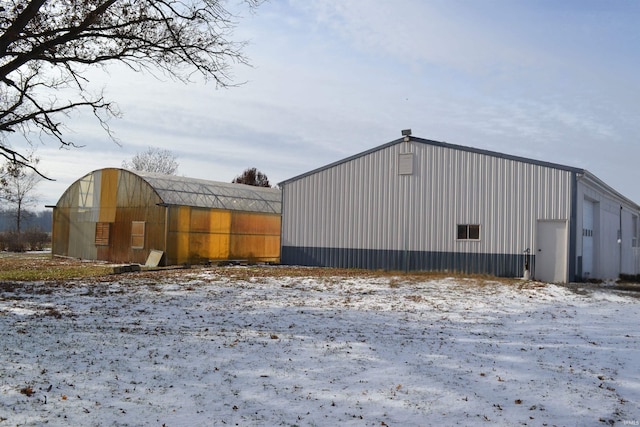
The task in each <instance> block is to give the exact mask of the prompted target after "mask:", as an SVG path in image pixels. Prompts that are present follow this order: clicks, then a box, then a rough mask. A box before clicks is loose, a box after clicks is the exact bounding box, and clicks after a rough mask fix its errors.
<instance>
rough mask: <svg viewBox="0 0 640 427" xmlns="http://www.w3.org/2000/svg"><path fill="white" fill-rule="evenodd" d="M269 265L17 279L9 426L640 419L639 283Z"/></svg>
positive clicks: (6, 388) (9, 355) (4, 381)
mask: <svg viewBox="0 0 640 427" xmlns="http://www.w3.org/2000/svg"><path fill="white" fill-rule="evenodd" d="M272 269H273V271H278V270H277V267H276V268H272ZM254 270H255V271H258V270H259V269H254ZM254 270H251V269H247V268H245V267H228V268H217V269H200V270H191V271H189V272H181V273H179V274H164V273H160V274H156V275H154V274H146V275H144V274H142V275H135V274H134V275H126V276H124V275H123V276H114V277H113V278H112V281H97V282H93V283H89V282H77V283H63V284H52V283H41V282H40V283H33V282H31V283H0V427H2V426H23V425H30V426H35V425H37V426H40V425H52V426H58V425H60V426H67V425H72V426H108V425H118V426H127V425H129V426H141V425H149V426H171V427H173V426H209V425H212V426H218V425H220V426H233V425H240V426H254V425H260V426H262V425H264V426H278V425H284V426H314V425H317V426H335V425H341V426H343V425H347V426H429V425H462V426H468V425H492V426H493V425H505V426H506V425H509V426H514V425H531V426H552V425H557V426H600V425H613V424H615V425H639V424H640V340H639V337H640V331H639V325H640V299H638V298H637V297H636V296H635V295H634V294H633V293H632V292H626V293H625V292H617V291H612V290H605V289H577V290H576V289H573V290H572V289H569V288H567V287H562V286H556V285H546V284H540V283H534V282H517V281H515V282H512V283H507V282H504V283H500V282H491V281H488V282H487V281H482V280H472V279H464V278H440V279H427V278H424V279H422V280H415V279H410V278H406V277H402V276H399V277H391V276H358V275H355V276H353V275H341V276H334V275H330V276H324V277H323V275H322V274H321V273H322V272H321V271H320V272H319V271H318V270H311V269H310V270H309V275H308V276H307V277H305V276H304V275H303V276H302V277H294V276H284V277H278V276H279V275H277V274H275V275H271V274H268V273H267V274H265V273H264V272H261V273H259V274H255V275H253V274H252V273H251V272H252V271H254ZM264 270H269V268H268V267H265V268H264Z"/></svg>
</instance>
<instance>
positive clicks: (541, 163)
mask: <svg viewBox="0 0 640 427" xmlns="http://www.w3.org/2000/svg"><path fill="white" fill-rule="evenodd" d="M409 138H410V139H409V140H410V141H412V142H419V143H422V144H427V145H435V146H437V147H446V148H451V149H453V150H461V151H469V152H472V153H479V154H485V155H487V156H492V157H498V158H501V159H508V160H515V161H518V162H523V163H530V164H534V165H539V166H545V167H549V168H553V169H560V170H566V171H569V172H575V173H578V174H582V173H584V172H585V170H584V169H580V168H574V167H571V166H566V165H561V164H558V163H551V162H545V161H541V160H535V159H529V158H526V157H520V156H512V155H510V154H504V153H499V152H497V151H490V150H484V149H481V148H474V147H466V146H464V145H457V144H450V143H448V142H440V141H433V140H430V139H424V138H417V137H415V136H409ZM403 141H404V138H400V139H396V140H394V141H391V142H388V143H386V144H382V145H380V146H378V147H374V148H371V149H369V150H366V151H363V152H362V153H358V154H355V155H353V156H350V157H347V158H345V159H342V160H338V161H337V162H333V163H330V164H328V165H325V166H322V167H319V168H317V169H313V170H311V171H309V172H305V173H303V174H300V175H298V176H294V177H293V178H289V179H287V180H285V181H282V182H280V183H278V185H279V186H282V185H286V184H288V183H289V182H292V181H296V180H298V179H301V178H304V177H307V176H309V175H313V174H316V173H318V172H321V171H323V170H326V169H331V168H332V167H334V166H337V165H339V164H342V163H347V162H350V161H351V160H353V159H357V158H358V157H362V156H366V155H367V154H370V153H373V152H376V151H379V150H383V149H385V148H387V147H390V146H392V145H396V144H400V143H402V142H403Z"/></svg>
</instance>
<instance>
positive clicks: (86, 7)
mask: <svg viewBox="0 0 640 427" xmlns="http://www.w3.org/2000/svg"><path fill="white" fill-rule="evenodd" d="M244 2H245V3H247V4H248V5H249V7H250V8H254V7H256V6H257V5H258V4H259V3H261V2H262V0H244ZM224 4H225V0H3V1H2V2H0V155H1V156H3V157H5V158H6V159H9V160H10V161H12V162H13V163H18V164H22V165H25V166H27V167H30V168H32V169H33V170H37V168H36V165H35V164H33V163H31V162H30V161H29V158H28V156H26V155H25V154H24V153H23V152H21V150H19V149H14V148H12V147H11V146H10V145H9V143H8V142H7V135H8V133H15V132H17V133H19V134H21V135H22V136H24V138H25V139H26V140H27V142H29V143H31V142H32V141H31V136H30V135H32V132H35V133H36V134H38V133H39V134H40V137H42V136H48V137H52V138H53V139H54V140H57V141H58V142H59V143H60V144H61V146H63V147H73V146H76V144H74V142H73V141H72V140H71V139H69V137H68V136H67V133H68V132H67V129H66V128H65V126H64V123H63V120H64V117H65V116H66V115H67V114H69V113H71V112H72V111H74V110H76V109H79V108H84V109H88V110H89V111H91V112H92V113H93V114H94V115H95V117H96V118H97V120H98V122H99V123H100V124H101V125H102V126H103V128H104V129H105V130H106V131H107V133H108V134H109V135H110V136H112V135H111V132H110V129H109V127H108V123H107V120H108V119H109V118H111V117H114V116H116V117H117V116H118V115H119V112H118V110H117V108H116V106H115V104H113V103H112V102H110V101H108V100H107V99H105V98H104V96H103V94H102V93H98V94H94V93H92V92H91V91H90V90H89V88H88V83H89V81H88V79H87V78H86V71H87V69H88V67H91V66H97V67H105V66H107V65H109V64H112V63H116V62H119V63H123V64H125V65H127V66H128V67H129V68H131V69H132V70H134V71H144V70H146V71H149V72H151V73H152V74H153V72H154V70H160V71H161V72H163V73H165V74H166V75H168V76H170V77H172V78H176V79H178V80H181V81H183V82H188V81H190V79H191V77H192V76H193V75H194V74H200V75H202V76H203V77H204V78H205V79H206V80H212V81H214V82H215V83H216V84H217V85H218V86H222V87H227V86H230V85H231V79H230V75H229V69H230V66H231V64H233V63H246V58H245V57H244V56H243V54H242V48H243V43H238V42H234V41H232V40H231V37H232V30H233V29H234V27H235V26H236V22H235V21H234V19H235V17H234V16H233V15H232V14H231V12H230V11H229V10H228V9H226V8H225V5H224ZM63 94H64V95H63Z"/></svg>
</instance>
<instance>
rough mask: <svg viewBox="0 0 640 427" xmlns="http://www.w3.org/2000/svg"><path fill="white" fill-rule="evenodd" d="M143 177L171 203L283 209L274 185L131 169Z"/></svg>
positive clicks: (224, 207)
mask: <svg viewBox="0 0 640 427" xmlns="http://www.w3.org/2000/svg"><path fill="white" fill-rule="evenodd" d="M131 172H132V173H134V174H136V175H138V176H139V177H140V178H142V179H144V180H145V181H146V182H147V183H148V184H149V185H150V186H151V187H153V189H154V190H155V191H156V192H157V193H158V195H159V196H160V198H161V199H162V200H163V202H164V203H166V204H168V205H182V206H194V207H203V208H215V209H227V210H233V211H247V212H268V213H277V214H279V213H280V210H281V200H282V196H281V192H280V190H278V189H275V188H266V187H255V186H252V185H244V184H231V183H225V182H216V181H207V180H204V179H195V178H185V177H182V176H175V175H161V174H155V173H148V172H139V171H131Z"/></svg>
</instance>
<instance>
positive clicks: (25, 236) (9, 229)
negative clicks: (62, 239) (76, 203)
mask: <svg viewBox="0 0 640 427" xmlns="http://www.w3.org/2000/svg"><path fill="white" fill-rule="evenodd" d="M16 216H17V211H16V210H15V209H14V210H11V209H0V251H11V252H24V251H38V250H42V249H44V248H45V247H46V246H47V245H48V244H49V243H50V242H51V228H52V212H51V211H50V210H46V211H39V212H36V211H29V210H22V211H21V218H22V225H21V231H20V232H18V231H17V230H16Z"/></svg>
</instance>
